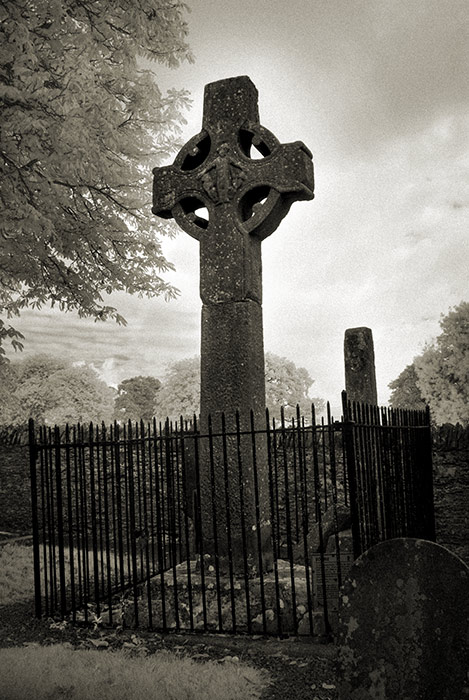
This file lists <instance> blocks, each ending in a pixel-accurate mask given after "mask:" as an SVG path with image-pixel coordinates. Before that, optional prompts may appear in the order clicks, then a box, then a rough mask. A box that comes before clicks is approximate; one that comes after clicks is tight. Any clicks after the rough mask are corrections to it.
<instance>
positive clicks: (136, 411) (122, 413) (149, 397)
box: [114, 376, 161, 421]
mask: <svg viewBox="0 0 469 700" xmlns="http://www.w3.org/2000/svg"><path fill="white" fill-rule="evenodd" d="M160 387H161V382H160V380H159V379H157V378H156V377H141V376H139V377H131V378H130V379H124V381H122V382H121V383H120V384H119V386H118V387H117V396H116V400H115V403H114V416H115V418H116V419H117V420H124V421H126V420H132V421H139V420H143V421H149V420H151V419H152V417H153V415H154V406H155V401H156V395H157V392H158V390H159V388H160Z"/></svg>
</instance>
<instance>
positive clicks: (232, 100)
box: [153, 76, 314, 304]
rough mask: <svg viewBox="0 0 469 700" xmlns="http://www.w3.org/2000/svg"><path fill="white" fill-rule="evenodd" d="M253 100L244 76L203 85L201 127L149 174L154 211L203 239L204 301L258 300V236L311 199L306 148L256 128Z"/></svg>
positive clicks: (250, 85) (253, 93)
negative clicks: (299, 202) (282, 141)
mask: <svg viewBox="0 0 469 700" xmlns="http://www.w3.org/2000/svg"><path fill="white" fill-rule="evenodd" d="M257 97H258V93H257V89H256V87H255V86H254V84H253V83H252V82H251V80H250V79H249V78H248V77H247V76H240V77H237V78H229V79H226V80H220V81H217V82H215V83H210V84H209V85H207V86H206V88H205V96H204V115H203V124H202V126H203V128H202V131H201V132H200V133H199V134H198V135H197V136H194V137H193V138H192V139H191V140H190V141H189V142H188V143H187V144H186V145H185V146H184V147H183V148H182V149H181V151H180V152H179V154H178V155H177V157H176V159H175V161H174V164H173V165H171V166H167V167H162V168H155V169H154V171H153V173H154V185H153V213H154V214H157V215H158V216H161V217H163V218H172V217H174V219H175V220H176V221H177V223H178V224H179V226H180V227H181V228H182V229H183V230H184V231H186V232H187V233H188V234H189V235H190V236H193V237H194V238H196V239H197V240H198V241H200V295H201V298H202V301H203V302H204V304H212V303H219V302H226V301H243V300H245V299H252V300H255V301H258V302H259V303H261V300H262V279H261V253H260V244H261V241H262V240H263V239H264V238H266V237H267V236H269V235H270V234H271V233H273V231H274V230H275V229H276V228H277V227H278V225H279V223H280V221H281V220H282V219H283V217H284V216H285V215H286V214H287V212H288V210H289V209H290V206H291V205H292V203H293V202H294V201H297V200H309V199H312V198H313V196H314V195H313V187H314V178H313V163H312V156H311V153H310V151H309V150H308V149H307V148H306V146H305V145H304V144H303V143H302V142H301V141H296V142H294V143H288V144H280V143H279V141H278V140H277V138H276V137H275V136H274V135H273V134H272V133H271V132H270V131H268V130H267V129H265V128H264V127H262V126H261V125H260V123H259V114H258V107H257ZM202 212H205V214H206V216H205V217H204V216H203V213H202Z"/></svg>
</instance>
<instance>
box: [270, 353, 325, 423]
mask: <svg viewBox="0 0 469 700" xmlns="http://www.w3.org/2000/svg"><path fill="white" fill-rule="evenodd" d="M313 383H314V380H313V379H311V377H310V376H309V374H308V371H307V370H306V369H304V367H297V366H296V365H295V364H294V363H293V362H292V361H291V360H287V358H286V357H280V356H279V355H274V354H273V353H271V352H267V353H266V354H265V400H266V406H267V408H268V409H269V414H270V417H271V418H274V417H275V418H279V416H280V409H281V407H282V406H283V409H284V415H285V418H286V419H287V420H288V419H291V418H294V417H295V416H296V405H297V404H298V405H299V407H300V411H301V413H302V414H303V415H305V417H308V415H309V416H311V404H312V403H314V405H315V408H316V411H317V412H321V411H323V410H324V404H325V402H324V401H323V399H318V398H310V396H309V393H308V392H309V388H310V387H311V386H312V384H313Z"/></svg>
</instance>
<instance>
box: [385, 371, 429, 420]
mask: <svg viewBox="0 0 469 700" xmlns="http://www.w3.org/2000/svg"><path fill="white" fill-rule="evenodd" d="M417 380H418V377H417V372H416V370H415V365H414V363H412V364H410V365H407V367H406V368H405V369H404V370H402V372H401V373H400V375H399V376H398V377H397V379H394V380H393V381H392V382H390V383H389V388H390V389H391V396H390V397H389V404H390V405H391V406H392V408H406V409H411V410H416V411H422V410H423V409H424V408H425V406H426V403H425V400H424V399H423V397H422V394H421V391H420V389H419V387H418V385H417Z"/></svg>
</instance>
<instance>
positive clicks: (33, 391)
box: [0, 355, 114, 425]
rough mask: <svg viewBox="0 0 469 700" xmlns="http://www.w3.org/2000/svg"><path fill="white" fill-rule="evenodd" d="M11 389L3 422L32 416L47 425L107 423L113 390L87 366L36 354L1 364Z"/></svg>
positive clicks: (4, 404) (3, 409) (0, 412)
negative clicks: (7, 363)
mask: <svg viewBox="0 0 469 700" xmlns="http://www.w3.org/2000/svg"><path fill="white" fill-rule="evenodd" d="M2 372H3V373H4V375H6V376H7V377H8V381H9V386H10V388H11V391H10V394H9V396H8V397H6V396H4V397H3V398H4V401H3V402H2V406H1V408H0V423H3V424H19V423H24V422H26V421H27V420H28V419H29V418H34V420H35V421H37V422H38V423H41V424H46V425H54V424H58V425H63V424H64V423H78V422H80V423H88V422H90V421H93V422H98V421H105V422H108V421H110V420H111V418H112V413H113V408H114V392H113V390H112V389H111V388H110V387H108V386H107V385H106V384H105V383H104V382H102V381H101V380H100V379H99V377H98V375H97V373H96V372H95V371H94V370H93V369H91V368H90V367H87V366H78V367H77V366H73V365H72V364H70V363H69V362H67V361H65V360H61V359H59V358H56V357H53V356H50V355H36V356H33V357H31V358H26V359H24V360H21V361H16V362H12V363H11V364H9V365H6V364H5V365H3V366H2Z"/></svg>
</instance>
